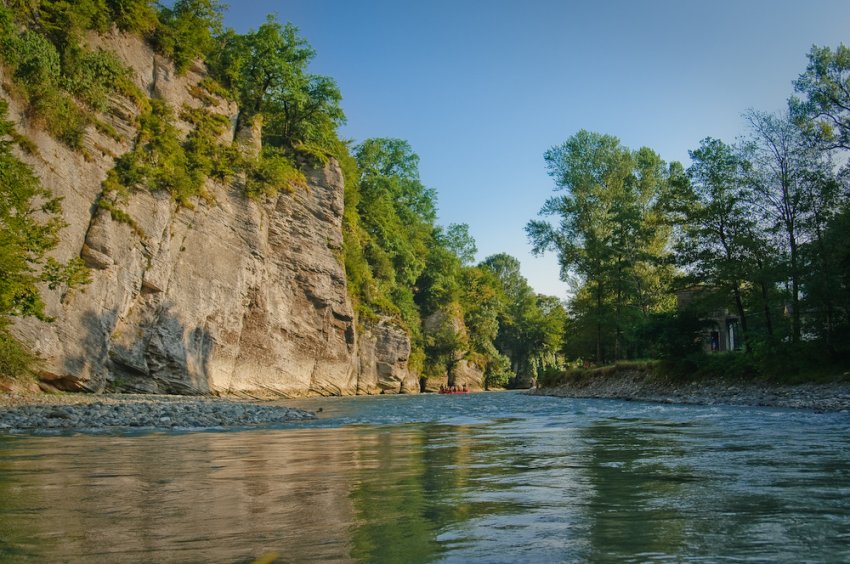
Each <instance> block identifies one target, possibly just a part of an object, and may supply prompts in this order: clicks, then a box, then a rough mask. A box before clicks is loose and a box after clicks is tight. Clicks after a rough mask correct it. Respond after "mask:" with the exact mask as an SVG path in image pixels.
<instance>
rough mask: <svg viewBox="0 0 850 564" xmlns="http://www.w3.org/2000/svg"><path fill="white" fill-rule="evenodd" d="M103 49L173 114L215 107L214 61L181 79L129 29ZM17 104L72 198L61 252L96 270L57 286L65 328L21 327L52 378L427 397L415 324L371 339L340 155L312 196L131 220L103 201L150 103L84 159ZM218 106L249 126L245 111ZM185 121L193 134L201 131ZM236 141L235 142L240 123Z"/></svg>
mask: <svg viewBox="0 0 850 564" xmlns="http://www.w3.org/2000/svg"><path fill="white" fill-rule="evenodd" d="M90 42H91V43H92V46H93V47H96V48H104V49H109V50H111V51H113V52H115V53H116V54H118V56H119V57H120V58H121V59H122V61H123V62H124V64H125V65H127V66H128V67H129V68H131V69H132V71H133V72H134V73H135V77H136V82H137V85H138V86H139V87H140V88H141V89H142V90H143V91H145V92H147V93H148V94H149V95H150V96H151V97H155V98H158V99H161V100H163V101H164V102H166V103H167V104H168V105H169V106H171V107H173V108H181V107H185V106H188V107H200V105H201V104H202V102H201V101H199V100H198V99H197V98H196V97H194V96H193V94H192V92H193V90H197V85H198V83H199V82H200V81H201V80H202V79H203V77H204V75H203V69H202V68H199V67H197V68H192V69H190V70H189V72H188V73H186V74H185V75H183V76H178V75H177V74H176V73H175V72H174V69H173V66H172V65H171V63H170V62H168V61H166V60H164V59H162V58H161V57H159V56H158V55H156V54H155V53H153V52H152V51H151V50H150V49H149V48H148V47H147V46H146V45H145V44H144V42H143V41H141V40H140V39H138V38H135V37H132V36H125V35H123V34H120V33H118V32H114V33H113V34H112V35H108V36H92V37H91V38H90ZM7 98H9V99H10V118H11V119H13V120H15V121H16V122H17V123H18V126H19V130H20V131H21V132H22V133H23V134H24V135H26V136H27V137H29V138H30V139H32V140H33V141H34V143H35V145H36V146H37V148H38V151H37V152H36V153H34V154H33V155H21V158H23V159H25V160H27V161H28V162H29V164H30V165H32V167H33V169H34V171H35V172H36V174H37V175H38V176H39V177H40V178H41V180H42V182H43V184H44V185H45V186H46V187H48V188H50V189H51V190H52V191H53V192H54V194H56V195H58V196H61V197H63V209H64V216H65V221H66V222H67V224H68V226H67V227H66V228H65V229H64V230H63V232H62V241H61V244H60V245H59V247H58V248H57V250H56V253H55V254H56V257H57V258H58V259H59V260H62V261H66V260H68V259H70V258H73V257H75V256H79V257H81V258H82V259H83V260H84V261H85V263H86V265H87V266H88V267H89V268H90V269H91V272H92V281H91V283H90V284H89V285H88V286H86V287H85V288H84V289H82V290H75V291H70V292H69V291H65V292H63V291H55V292H50V291H47V290H46V291H45V295H46V303H47V312H48V314H49V315H50V316H52V317H53V318H55V321H54V322H53V323H44V322H40V321H37V320H33V319H27V320H24V321H22V322H21V323H19V324H18V325H17V326H16V327H15V330H16V332H17V334H18V335H19V336H20V337H22V338H23V339H24V340H25V341H26V342H28V343H30V344H31V345H32V346H33V348H34V349H35V350H36V351H37V352H38V353H39V354H40V355H41V356H42V357H43V359H44V372H43V375H42V376H43V378H44V379H45V380H48V381H50V382H52V383H53V384H54V385H56V386H57V387H61V388H64V389H78V390H89V391H102V390H123V391H136V392H149V393H178V394H207V393H226V394H234V395H247V396H252V397H257V396H278V395H283V396H300V395H317V394H320V395H342V394H354V393H399V392H415V391H418V383H417V380H416V377H415V375H411V374H410V373H409V372H408V370H407V359H408V357H409V355H410V340H409V338H408V337H407V335H406V334H405V333H404V332H403V331H401V330H399V329H397V328H395V327H393V326H392V325H391V324H389V323H382V324H378V325H376V326H375V327H372V328H366V330H365V331H364V332H363V335H362V336H359V335H358V331H357V329H356V324H355V319H354V310H353V308H352V305H351V302H350V300H349V297H348V294H347V289H346V279H345V270H344V267H343V265H342V261H341V258H340V257H341V249H342V214H343V192H344V186H343V177H342V173H341V171H340V168H339V166H338V165H337V164H336V163H335V162H333V161H331V162H329V163H328V164H327V165H325V166H324V167H321V168H315V169H312V170H307V171H306V176H307V180H308V182H307V187H306V188H304V189H299V190H296V191H295V192H292V193H289V192H287V191H285V190H282V191H280V192H279V193H278V194H277V195H276V196H273V197H266V198H265V199H263V200H260V201H254V200H250V199H247V198H246V197H245V196H244V193H243V191H242V190H241V188H240V187H239V186H238V185H224V184H219V183H215V182H211V181H210V182H208V183H207V186H206V190H207V193H208V195H209V197H207V198H205V199H203V200H198V201H197V202H195V203H194V207H193V208H191V209H187V208H181V207H178V206H177V205H176V204H175V203H174V202H173V201H172V199H171V197H170V196H169V195H168V194H167V193H163V192H150V191H147V190H137V191H134V192H132V193H131V194H130V196H129V198H127V199H126V201H122V202H121V203H120V204H121V207H122V210H123V211H124V212H126V214H127V215H128V216H129V217H131V218H132V225H131V224H130V223H127V222H121V221H116V220H115V219H113V217H112V215H111V214H110V212H109V211H107V210H105V209H103V208H102V207H98V206H97V205H96V202H97V200H98V198H99V197H101V195H102V194H101V183H102V182H103V180H104V179H105V178H106V175H107V172H108V171H109V170H110V169H111V168H112V166H113V165H114V158H115V157H116V156H117V155H120V154H122V153H124V152H126V151H128V150H130V149H131V148H132V143H133V138H134V136H135V120H136V117H137V115H138V109H137V108H135V107H134V106H133V105H132V104H129V103H124V101H121V100H117V101H115V104H114V108H113V111H112V112H110V114H109V115H104V116H102V118H103V121H105V122H107V123H109V124H110V125H111V126H112V127H113V128H114V129H115V130H116V131H118V132H119V133H121V140H117V141H116V140H115V139H111V138H108V137H105V136H103V135H101V134H99V133H98V132H97V131H95V130H94V129H93V128H92V130H91V131H90V132H88V134H87V138H86V141H85V148H86V150H85V151H84V152H79V151H73V150H71V149H69V148H67V147H65V146H64V145H62V144H61V143H59V142H57V141H56V140H54V139H52V138H51V137H50V136H48V135H47V134H45V133H44V132H43V131H41V130H40V129H38V128H36V127H31V126H30V124H29V123H28V122H27V119H26V113H25V111H24V109H23V108H22V107H20V106H19V105H17V104H16V103H15V100H14V99H13V98H11V97H9V96H7ZM205 104H206V107H207V109H208V110H210V111H213V112H215V113H219V114H220V115H224V116H226V117H227V118H228V119H229V120H230V122H231V123H232V124H235V122H236V116H237V113H238V108H237V107H236V106H235V104H233V103H232V102H228V101H225V100H223V99H214V103H213V104H210V103H209V101H207V102H205ZM175 125H176V126H177V129H178V130H179V131H181V132H182V133H184V134H185V133H187V132H188V131H190V130H191V127H192V126H191V124H188V123H185V122H183V121H180V120H179V119H178V120H177V121H176V123H175ZM248 136H249V137H250V135H248ZM225 137H226V139H224V141H225V142H230V141H232V140H233V139H234V137H235V132H234V131H233V128H231V130H230V131H229V132H228V133H227V134H226V135H225ZM251 141H252V140H251V139H248V141H244V140H241V139H240V142H244V143H249V144H250V142H251ZM254 141H256V140H254ZM236 184H238V183H236Z"/></svg>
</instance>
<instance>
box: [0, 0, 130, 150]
mask: <svg viewBox="0 0 850 564" xmlns="http://www.w3.org/2000/svg"><path fill="white" fill-rule="evenodd" d="M99 10H103V12H100V11H99ZM105 10H106V9H105V7H104V6H101V4H100V3H98V2H93V1H92V2H85V1H84V2H77V3H69V2H57V1H53V2H48V1H44V2H35V3H33V5H32V6H30V9H29V10H23V9H19V10H18V11H14V12H13V11H11V10H9V9H8V8H0V56H2V58H3V60H4V62H5V63H6V65H8V67H9V68H10V69H11V70H12V73H13V77H14V79H15V83H14V86H15V88H16V94H17V95H18V96H20V97H21V98H23V100H24V101H25V102H26V103H27V104H28V107H29V117H30V119H32V121H33V122H34V123H36V124H39V125H41V126H42V127H44V128H45V129H47V131H48V132H50V133H51V134H52V135H53V136H55V137H56V138H58V139H60V140H61V141H63V142H64V143H65V144H66V145H68V146H69V147H71V148H74V149H80V148H81V147H82V141H83V137H84V135H85V132H86V129H87V128H88V127H89V126H90V125H92V124H96V125H101V124H99V122H98V120H97V119H96V118H95V117H94V115H93V112H103V111H107V110H108V109H109V98H110V95H112V94H119V95H123V96H126V97H129V98H131V99H133V100H134V101H136V103H137V104H140V105H141V104H142V100H143V96H142V94H141V92H140V91H139V90H138V88H137V87H136V86H135V85H134V84H133V82H132V80H131V79H130V76H129V71H128V70H127V69H126V68H124V67H123V66H122V65H121V64H120V62H119V61H118V59H117V58H116V57H115V56H114V55H113V54H111V53H108V52H105V51H96V52H92V51H90V50H88V49H85V48H83V47H82V46H81V45H80V43H79V37H78V36H79V35H80V33H81V31H82V30H84V29H90V28H94V29H101V28H102V27H103V26H104V25H105V22H108V19H104V17H105V16H104V14H106V11H105ZM27 14H29V16H27ZM16 16H17V17H16ZM19 23H25V24H29V25H30V27H31V29H26V30H25V31H24V32H23V33H18V31H17V29H16V27H17V25H18V24H19ZM101 128H102V125H101Z"/></svg>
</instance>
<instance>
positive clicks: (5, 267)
mask: <svg viewBox="0 0 850 564" xmlns="http://www.w3.org/2000/svg"><path fill="white" fill-rule="evenodd" d="M6 109H7V107H6V103H5V102H3V101H0V115H4V116H5V114H6ZM14 133H15V131H14V126H13V125H12V124H11V123H10V122H8V121H6V120H5V119H3V120H0V374H3V375H9V376H19V375H21V374H23V373H24V372H25V371H26V369H27V367H28V366H29V365H30V364H31V363H32V361H33V356H32V355H31V354H30V353H29V352H28V351H27V349H26V347H24V346H23V345H21V344H20V343H17V342H16V341H15V340H14V338H13V337H12V336H11V335H10V334H9V332H8V330H7V327H8V325H9V321H10V318H11V317H13V316H17V317H23V316H34V317H37V318H39V319H43V320H47V319H48V318H47V316H46V315H45V313H44V303H43V302H42V299H41V295H40V293H39V289H38V284H39V283H40V282H46V283H47V284H48V286H49V287H50V288H51V289H55V288H57V287H59V286H65V287H68V288H71V287H74V286H79V285H81V284H85V283H86V282H87V281H88V270H87V269H86V268H85V267H84V266H83V265H82V263H81V262H80V261H79V260H75V261H71V262H70V263H69V264H67V265H62V264H60V263H58V262H57V261H56V260H54V259H52V258H50V257H48V256H47V253H48V252H49V251H50V250H51V249H53V248H54V247H55V246H56V244H57V242H58V237H59V231H60V230H61V229H62V227H64V225H65V224H64V223H63V221H62V219H61V207H60V202H59V200H58V199H57V198H54V197H53V196H52V194H51V193H50V192H49V191H48V190H46V189H45V188H43V187H42V186H41V184H40V182H39V181H38V179H37V178H36V176H35V175H34V174H33V172H32V170H31V169H30V168H29V166H27V165H26V164H24V163H22V162H21V161H20V160H18V159H17V158H16V157H15V156H14V154H13V153H12V147H13V145H14V141H13V140H14V138H15V137H16V135H15V134H14ZM9 139H12V141H10V140H9Z"/></svg>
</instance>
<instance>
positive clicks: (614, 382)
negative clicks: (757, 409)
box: [529, 370, 850, 412]
mask: <svg viewBox="0 0 850 564" xmlns="http://www.w3.org/2000/svg"><path fill="white" fill-rule="evenodd" d="M529 393H530V394H533V395H546V396H557V397H567V398H598V399H618V400H626V401H653V402H659V403H681V404H699V405H750V406H767V407H786V408H795V409H811V410H815V411H823V412H826V411H839V412H850V383H847V382H832V383H824V384H797V385H789V384H774V383H770V382H748V381H733V380H716V381H705V380H692V381H687V380H685V381H683V380H677V379H672V378H665V377H661V376H658V375H655V374H653V373H651V372H648V371H639V370H620V371H616V372H614V373H610V374H604V375H593V374H584V375H578V376H574V377H570V378H568V379H567V381H566V382H563V383H561V384H559V385H557V386H552V387H546V388H540V389H536V390H530V391H529Z"/></svg>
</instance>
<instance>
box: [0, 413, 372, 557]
mask: <svg viewBox="0 0 850 564" xmlns="http://www.w3.org/2000/svg"><path fill="white" fill-rule="evenodd" d="M363 441H365V442H368V439H366V438H365V437H364V438H363ZM363 441H361V440H360V437H359V435H357V433H353V432H348V431H346V430H340V429H336V430H319V431H311V432H309V433H303V432H298V431H292V432H288V433H286V434H282V433H278V434H274V433H266V432H241V433H193V434H191V435H147V436H142V437H111V438H104V437H96V436H79V437H73V438H69V437H56V438H43V439H37V440H30V441H28V445H30V446H31V445H34V444H38V449H39V451H38V452H36V451H30V450H28V449H27V450H22V451H18V450H16V449H15V446H16V441H15V440H8V441H4V442H0V450H5V451H6V452H5V453H3V456H2V457H0V495H2V498H3V503H2V506H0V531H2V534H0V538H2V541H0V560H4V555H8V556H12V555H18V556H25V557H27V558H29V559H44V560H47V561H51V560H56V559H65V558H67V559H70V560H82V559H89V558H95V559H99V560H110V559H111V558H110V555H114V556H115V557H116V558H117V559H119V560H120V559H126V558H128V556H129V557H130V559H131V560H150V561H166V560H167V561H213V560H214V561H236V560H240V559H246V558H250V557H252V556H257V555H259V554H263V553H265V552H267V551H279V552H281V554H284V555H285V556H286V558H287V559H292V560H294V561H299V560H303V559H305V558H308V557H309V558H318V559H320V560H326V559H345V558H347V557H348V554H349V553H350V540H349V532H350V525H351V523H352V515H353V512H352V507H351V503H350V502H349V487H350V484H351V483H352V482H353V480H351V476H350V475H348V473H347V472H346V471H345V469H347V468H348V469H351V470H352V471H353V470H355V468H354V467H352V465H351V461H352V460H354V459H356V458H357V451H358V450H359V449H361V448H366V449H368V448H370V447H369V446H368V444H363ZM10 450H11V453H10V452H9V451H10ZM42 451H46V452H50V453H52V454H51V456H50V457H43V456H42V455H41V454H40V453H41V452H42ZM57 453H58V454H57ZM119 555H120V556H121V558H118V556H119ZM133 555H135V556H133Z"/></svg>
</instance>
